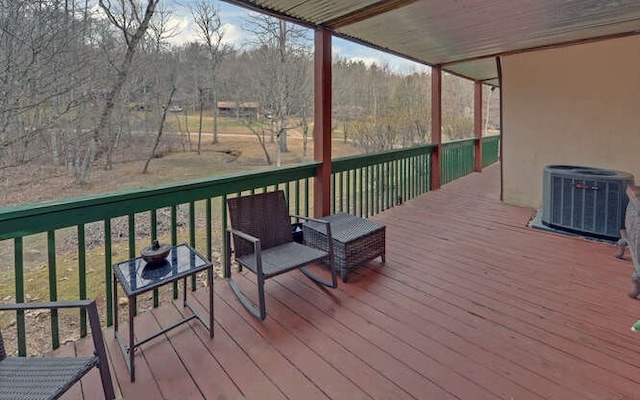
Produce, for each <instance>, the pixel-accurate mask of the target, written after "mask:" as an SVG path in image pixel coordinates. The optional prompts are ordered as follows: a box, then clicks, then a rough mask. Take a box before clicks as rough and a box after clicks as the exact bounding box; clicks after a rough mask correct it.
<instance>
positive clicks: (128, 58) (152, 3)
mask: <svg viewBox="0 0 640 400" xmlns="http://www.w3.org/2000/svg"><path fill="white" fill-rule="evenodd" d="M159 1H160V0H149V2H148V3H147V9H146V11H145V13H144V18H143V20H142V21H141V22H140V25H139V26H138V29H136V32H135V33H134V34H133V36H131V37H130V38H129V36H128V33H127V32H126V27H122V28H121V29H122V30H123V33H124V35H125V38H127V39H128V40H127V51H126V53H125V55H124V59H123V60H122V63H121V64H120V67H119V68H118V74H117V76H116V80H115V81H114V83H113V86H112V87H111V90H110V91H109V93H108V94H107V98H106V101H105V103H104V106H103V108H102V112H101V113H100V121H99V122H98V125H97V126H96V127H95V128H94V129H93V131H92V132H91V141H90V143H89V146H88V148H87V152H86V154H85V158H84V160H83V162H82V165H81V167H80V171H79V173H78V174H77V175H76V182H78V183H88V182H89V180H90V174H91V164H92V163H93V161H94V157H95V156H96V154H97V152H98V148H99V147H100V139H101V136H102V135H103V134H104V132H105V130H106V129H107V127H108V125H109V120H110V119H111V113H112V112H113V107H114V105H115V100H116V98H117V97H118V95H119V94H120V92H121V91H122V87H123V86H124V83H125V81H126V80H127V75H128V73H129V69H130V68H131V63H132V61H133V55H134V54H135V52H136V48H137V46H138V42H140V39H142V37H143V36H144V34H145V32H146V31H147V28H148V27H149V21H150V20H151V17H152V16H153V13H154V11H155V8H156V5H157V4H158V2H159ZM98 4H99V5H100V7H102V9H103V10H105V12H106V13H107V17H108V18H109V19H110V20H111V22H112V23H113V24H114V25H116V26H118V27H119V28H120V26H119V23H118V22H117V19H116V18H114V17H113V15H112V14H111V11H110V10H109V6H108V5H105V4H104V2H103V0H99V1H98Z"/></svg>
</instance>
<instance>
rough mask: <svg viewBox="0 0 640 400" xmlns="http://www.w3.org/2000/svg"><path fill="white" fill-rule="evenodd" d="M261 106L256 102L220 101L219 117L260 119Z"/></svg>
mask: <svg viewBox="0 0 640 400" xmlns="http://www.w3.org/2000/svg"><path fill="white" fill-rule="evenodd" d="M259 108H260V104H259V103H258V102H255V101H244V102H237V101H219V102H218V115H220V116H223V117H235V118H258V111H259Z"/></svg>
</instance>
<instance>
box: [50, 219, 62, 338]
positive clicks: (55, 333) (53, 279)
mask: <svg viewBox="0 0 640 400" xmlns="http://www.w3.org/2000/svg"><path fill="white" fill-rule="evenodd" d="M47 253H48V254H49V301H58V274H57V264H56V232H55V231H48V232H47ZM51 346H52V348H54V349H57V348H58V347H60V335H59V329H58V310H51Z"/></svg>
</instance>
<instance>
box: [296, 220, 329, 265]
mask: <svg viewBox="0 0 640 400" xmlns="http://www.w3.org/2000/svg"><path fill="white" fill-rule="evenodd" d="M291 217H292V218H297V219H299V220H300V219H303V220H306V221H311V222H317V223H319V224H323V225H324V226H325V229H326V230H327V249H328V253H329V262H330V263H331V268H333V261H334V260H333V236H332V235H331V222H329V221H327V220H324V219H320V218H312V217H305V216H303V215H296V214H291Z"/></svg>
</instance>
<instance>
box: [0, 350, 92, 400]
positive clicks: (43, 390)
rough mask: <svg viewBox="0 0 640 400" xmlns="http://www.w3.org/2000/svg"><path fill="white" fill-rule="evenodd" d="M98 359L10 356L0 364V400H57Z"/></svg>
mask: <svg viewBox="0 0 640 400" xmlns="http://www.w3.org/2000/svg"><path fill="white" fill-rule="evenodd" d="M97 364H98V357H87V358H82V357H78V358H42V357H7V358H6V359H4V360H2V361H1V362H0V382H2V385H0V400H27V399H34V400H35V399H57V398H58V397H59V396H60V395H61V394H63V393H64V392H65V391H66V390H67V389H69V387H71V386H72V385H73V384H74V383H75V382H77V381H78V380H79V379H80V378H82V376H83V375H84V374H85V373H86V372H87V371H88V370H90V369H91V368H93V367H95V366H96V365H97Z"/></svg>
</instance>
